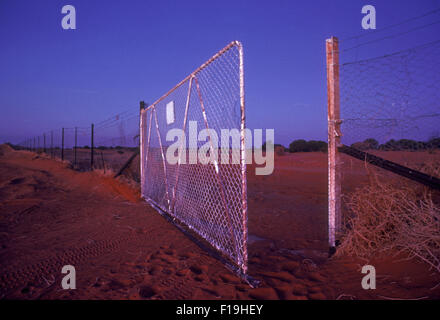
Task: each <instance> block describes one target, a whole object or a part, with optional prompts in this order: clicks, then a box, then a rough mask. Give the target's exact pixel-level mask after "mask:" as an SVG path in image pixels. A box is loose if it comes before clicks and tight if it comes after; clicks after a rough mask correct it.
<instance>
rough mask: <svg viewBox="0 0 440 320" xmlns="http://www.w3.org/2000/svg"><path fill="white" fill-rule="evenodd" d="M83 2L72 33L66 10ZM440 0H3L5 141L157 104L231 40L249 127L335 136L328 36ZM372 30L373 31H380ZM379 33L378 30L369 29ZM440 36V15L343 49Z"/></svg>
mask: <svg viewBox="0 0 440 320" xmlns="http://www.w3.org/2000/svg"><path fill="white" fill-rule="evenodd" d="M67 4H71V5H74V6H75V8H76V19H77V21H76V23H77V29H76V30H63V29H62V28H61V19H62V17H63V16H64V15H63V14H62V13H61V8H62V7H63V6H64V5H67ZM366 4H371V5H374V6H375V7H376V10H377V28H382V27H386V26H389V25H393V24H396V23H398V22H401V21H403V20H406V19H408V18H411V17H415V16H419V15H422V14H423V13H425V12H428V11H430V10H434V9H436V8H439V7H440V1H438V0H417V1H416V0H406V1H401V0H400V1H397V0H387V1H366V0H363V1H359V0H334V1H328V0H325V1H324V0H308V1H306V0H290V1H280V0H272V1H256V0H254V1H239V0H231V1H230V0H224V1H209V0H201V1H192V0H185V1H149V0H130V1H122V0H121V1H110V0H107V1H104V0H93V1H92V0H40V1H30V0H29V1H23V0H0V110H1V117H0V143H2V142H6V141H10V142H12V143H18V142H20V141H21V140H23V139H25V138H27V137H30V136H33V135H38V134H40V133H42V132H43V131H47V130H51V129H57V128H60V127H62V126H66V127H73V126H89V125H90V123H91V122H99V121H101V120H103V119H106V118H108V117H109V116H111V115H112V114H115V113H119V112H122V111H125V110H127V109H131V108H132V109H133V110H136V111H137V110H138V105H139V100H145V101H147V102H153V101H155V100H156V99H157V98H159V97H160V96H161V95H162V94H163V93H165V92H166V91H168V90H169V89H170V88H171V87H173V86H174V85H175V84H176V83H177V82H179V81H180V80H182V79H183V78H184V77H185V76H186V75H187V74H188V73H190V72H192V71H193V70H194V69H195V68H197V67H198V66H199V65H200V64H201V63H203V62H204V61H205V60H207V59H208V58H210V57H211V56H212V55H213V54H214V53H215V52H216V51H218V50H219V49H221V48H222V47H224V46H225V45H226V44H228V43H229V42H231V41H232V40H239V41H241V42H242V43H243V46H244V59H245V60H244V62H245V81H246V83H245V84H246V108H247V125H248V127H250V128H274V129H275V142H276V143H282V144H285V145H288V144H289V143H290V142H291V141H292V140H294V139H299V138H305V139H322V140H325V139H326V134H327V123H326V122H327V121H326V119H327V105H326V74H325V39H326V38H329V37H330V36H332V35H334V36H337V37H339V38H340V39H344V38H347V37H351V36H355V35H366V36H365V37H362V38H359V39H357V40H348V41H342V40H341V49H344V48H350V47H352V46H353V45H356V44H359V43H362V42H364V41H369V40H372V39H375V38H380V37H382V36H385V35H388V34H396V33H399V31H402V32H403V31H406V30H409V29H411V28H414V27H418V26H422V25H424V24H427V23H432V22H436V21H438V20H440V12H437V13H436V14H434V15H430V16H427V17H425V18H424V19H421V20H417V21H412V22H408V23H407V24H403V25H400V26H399V27H395V28H392V29H390V30H387V31H386V32H383V33H378V34H374V31H371V30H363V29H362V27H361V19H362V17H363V15H362V14H361V8H362V6H363V5H366ZM372 32H373V33H372ZM369 33H370V34H369ZM439 38H440V24H435V25H433V26H431V27H429V28H424V29H420V30H419V31H416V32H412V33H409V34H405V35H402V36H400V37H397V38H393V39H391V40H387V41H381V42H378V43H375V44H372V45H369V46H365V47H360V48H359V49H356V50H351V51H348V52H346V53H344V52H343V53H342V54H341V60H342V61H343V62H344V61H351V60H357V59H363V58H368V57H374V56H379V55H383V54H386V53H391V52H393V51H397V50H402V49H405V48H409V47H412V46H415V45H418V44H422V43H426V42H429V41H433V40H438V39H439Z"/></svg>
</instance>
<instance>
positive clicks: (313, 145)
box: [289, 139, 327, 152]
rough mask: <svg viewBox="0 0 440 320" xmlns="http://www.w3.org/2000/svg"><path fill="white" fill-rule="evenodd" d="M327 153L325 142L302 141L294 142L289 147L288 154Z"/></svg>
mask: <svg viewBox="0 0 440 320" xmlns="http://www.w3.org/2000/svg"><path fill="white" fill-rule="evenodd" d="M318 151H320V152H327V142H325V141H319V140H318V141H317V140H310V141H306V140H304V139H299V140H294V141H292V143H291V144H290V145H289V152H318Z"/></svg>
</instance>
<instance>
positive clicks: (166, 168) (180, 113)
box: [141, 42, 247, 274]
mask: <svg viewBox="0 0 440 320" xmlns="http://www.w3.org/2000/svg"><path fill="white" fill-rule="evenodd" d="M241 50H242V47H241V44H240V43H238V42H232V43H231V44H229V45H228V46H226V47H225V48H224V49H222V50H221V51H220V52H219V53H217V54H216V55H215V56H214V57H213V58H211V59H210V60H208V61H207V62H206V63H205V64H203V65H202V66H201V67H200V68H199V69H197V70H196V71H195V72H194V73H192V74H191V75H189V76H188V77H187V78H186V79H185V80H184V81H182V82H181V83H179V84H178V85H177V86H176V87H174V88H173V89H172V90H171V91H169V92H168V93H167V94H166V95H164V96H163V97H162V98H160V99H159V100H158V101H157V102H155V103H154V104H153V105H151V106H149V107H148V108H147V109H145V110H144V111H143V112H142V114H141V184H142V196H143V197H144V198H145V199H146V200H147V201H149V202H150V203H152V204H153V205H154V206H156V207H159V208H160V209H161V210H162V211H164V212H166V213H167V214H169V215H170V216H172V217H173V218H175V219H177V220H178V221H180V222H182V223H184V224H185V225H187V226H188V227H189V228H190V229H192V230H194V231H195V232H196V233H197V234H199V235H200V236H201V237H202V238H204V239H205V240H207V241H208V242H209V243H210V244H211V245H212V246H213V247H215V248H216V249H217V250H219V251H220V252H221V253H222V254H223V255H225V256H226V257H227V258H229V259H230V261H231V262H233V263H234V265H236V266H237V267H238V268H239V270H240V271H241V272H242V273H244V274H246V272H247V216H246V177H245V173H246V172H245V161H244V150H243V146H244V144H240V154H241V155H242V157H240V161H238V162H236V163H232V164H231V162H232V161H231V162H230V163H229V164H225V163H220V156H219V157H218V159H219V162H214V163H208V164H203V163H201V161H200V159H199V158H198V157H196V158H197V160H196V161H195V162H194V163H190V161H189V158H190V157H191V156H195V155H196V153H197V150H199V149H200V148H201V147H202V146H203V145H206V143H207V142H211V143H213V145H214V147H215V148H217V146H218V145H216V141H214V140H215V139H214V138H213V136H212V135H213V134H212V135H209V136H208V138H207V140H205V141H198V139H197V142H196V144H194V145H191V142H188V139H189V138H190V136H191V133H190V126H192V128H194V127H195V126H196V128H197V130H196V131H197V132H199V131H201V130H203V129H210V130H211V132H215V133H216V135H217V137H221V130H222V129H228V130H229V129H238V130H239V132H241V139H243V141H244V97H243V95H244V88H243V69H242V67H243V64H242V51H241ZM172 102H173V103H174V118H175V121H174V122H172V123H169V124H168V123H167V118H166V117H167V114H166V112H167V104H168V103H172ZM168 122H170V121H168ZM190 122H192V123H191V125H190ZM171 129H181V130H183V132H184V133H185V142H186V143H187V145H186V151H185V154H184V155H183V156H184V157H185V156H186V163H183V162H181V163H177V164H170V163H169V162H168V161H167V160H166V152H167V148H168V147H169V146H170V144H171V143H173V142H174V141H172V142H170V141H167V139H166V136H167V132H169V130H171ZM233 151H234V150H232V147H231V148H230V149H229V150H227V151H226V152H229V153H230V154H236V153H234V152H233ZM235 151H236V150H235ZM209 152H213V149H210V151H209ZM222 152H225V150H222Z"/></svg>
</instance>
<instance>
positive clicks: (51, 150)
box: [50, 130, 53, 159]
mask: <svg viewBox="0 0 440 320" xmlns="http://www.w3.org/2000/svg"><path fill="white" fill-rule="evenodd" d="M50 157H51V158H52V159H53V130H51V131H50Z"/></svg>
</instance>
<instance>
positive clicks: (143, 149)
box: [139, 41, 258, 287]
mask: <svg viewBox="0 0 440 320" xmlns="http://www.w3.org/2000/svg"><path fill="white" fill-rule="evenodd" d="M234 46H236V47H237V48H238V52H239V80H240V83H239V87H240V88H239V89H240V112H241V117H240V168H241V186H242V193H241V204H242V208H241V209H242V227H243V243H244V245H243V257H242V259H239V255H238V249H236V251H237V252H236V254H237V260H238V261H235V260H234V259H231V257H228V258H229V259H230V260H231V261H232V262H234V265H232V264H228V263H226V262H225V261H222V262H224V263H225V264H226V266H227V267H229V268H230V269H232V270H233V271H234V272H235V273H237V274H238V275H239V276H240V277H241V278H243V279H244V280H245V281H247V282H248V283H249V284H250V285H251V286H253V287H255V286H258V281H256V280H255V279H252V278H251V277H249V276H248V252H247V244H248V213H247V210H248V206H247V181H246V144H245V142H246V140H245V129H246V125H245V121H246V115H245V97H244V63H243V46H242V44H241V43H240V42H239V41H232V42H231V43H229V44H228V45H227V46H226V47H224V48H223V49H221V50H220V51H218V52H217V53H216V54H215V55H213V56H212V57H211V58H210V59H209V60H207V61H206V62H205V63H203V64H202V65H201V66H200V67H198V68H197V69H196V70H195V71H193V72H192V73H191V74H189V75H188V76H187V77H186V78H185V79H183V80H182V81H181V82H179V83H178V84H177V85H175V86H174V87H173V88H172V89H170V90H169V91H168V92H167V93H165V94H164V95H163V96H162V97H160V98H159V99H158V100H156V101H155V102H154V103H152V104H151V105H149V106H148V107H146V108H141V111H140V121H139V124H140V142H141V143H140V155H141V157H140V168H141V196H142V198H144V199H145V200H146V201H147V202H148V203H149V204H150V205H152V207H153V208H154V209H156V210H157V211H158V212H159V213H160V214H162V215H166V216H168V218H169V217H171V218H172V221H175V220H177V221H178V222H179V223H182V224H183V225H186V224H185V223H184V222H183V221H180V220H179V219H177V218H176V217H175V216H174V215H173V214H172V209H173V207H174V204H175V195H176V194H175V191H174V192H173V194H172V197H173V198H172V199H169V198H168V199H169V203H168V210H169V211H170V212H167V211H164V210H163V208H161V206H159V205H158V204H157V203H156V202H155V201H154V200H153V199H150V198H149V197H148V196H147V195H146V194H144V184H145V182H146V180H147V179H148V177H146V176H145V169H146V165H147V162H148V153H149V152H148V150H149V144H150V135H151V132H150V131H151V122H152V121H151V120H152V117H153V113H155V114H156V105H157V104H158V103H159V102H161V101H162V100H164V99H165V98H167V97H168V96H169V95H170V94H171V93H172V92H174V91H175V90H176V89H177V88H179V87H180V86H182V85H183V84H184V83H186V82H187V81H189V91H188V95H190V93H191V91H190V90H191V86H192V85H193V82H195V84H196V86H197V87H198V81H197V77H196V76H197V74H198V73H199V72H200V71H202V70H203V69H204V68H206V67H207V66H208V65H209V64H211V63H212V62H213V61H215V60H216V59H217V58H218V57H220V56H221V55H222V54H224V53H225V52H227V51H228V50H229V49H231V48H232V47H234ZM198 93H199V99H201V97H200V92H199V90H198ZM188 104H189V96H188V97H187V103H186V108H185V119H184V125H186V122H187V119H186V118H187V115H188ZM201 105H202V112H203V115H204V121H205V125H207V124H206V115H205V112H204V108H203V102H202V101H201ZM148 111H149V112H150V115H149V116H150V119H149V125H148V132H147V131H146V123H147V121H148V119H147V115H148ZM156 127H157V116H156ZM156 129H157V130H158V128H156ZM145 137H147V139H146V140H147V141H145ZM210 140H211V139H210ZM160 144H161V142H160ZM161 152H162V153H163V149H162V146H161ZM162 157H163V155H162ZM163 161H165V159H163ZM179 168H180V161H179V162H178V169H177V176H176V183H177V181H178V179H179V171H180V170H179ZM164 174H166V169H165V166H164ZM216 175H217V179H218V180H219V179H220V176H219V173H218V172H217V174H216ZM219 183H220V185H221V184H222V183H221V181H219ZM167 193H168V191H167ZM222 193H223V192H222ZM225 209H226V211H228V207H227V206H226V208H225ZM227 214H228V213H227ZM229 219H230V217H229V214H228V220H229ZM176 226H178V225H176ZM178 228H179V229H180V230H181V231H184V232H185V230H184V229H182V228H181V227H180V226H178ZM202 238H203V237H202ZM203 239H204V238H203ZM205 240H206V239H205ZM231 240H232V241H233V243H235V242H236V240H235V237H233V239H231ZM207 242H208V241H207ZM208 243H209V242H208ZM211 246H212V244H211ZM218 258H220V259H221V257H218ZM221 260H223V259H221ZM240 260H242V261H240ZM235 264H236V266H235Z"/></svg>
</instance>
